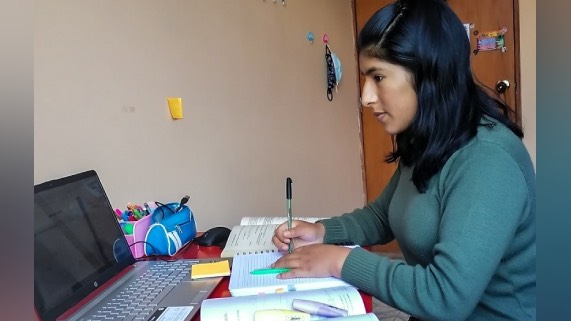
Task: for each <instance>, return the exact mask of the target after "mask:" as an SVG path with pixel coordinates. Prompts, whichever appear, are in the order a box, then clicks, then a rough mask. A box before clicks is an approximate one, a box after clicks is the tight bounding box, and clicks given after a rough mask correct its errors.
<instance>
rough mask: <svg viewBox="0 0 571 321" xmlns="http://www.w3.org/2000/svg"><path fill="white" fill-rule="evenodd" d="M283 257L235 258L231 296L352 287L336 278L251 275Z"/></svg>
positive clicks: (231, 276) (257, 255) (230, 287)
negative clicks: (290, 277)
mask: <svg viewBox="0 0 571 321" xmlns="http://www.w3.org/2000/svg"><path fill="white" fill-rule="evenodd" d="M282 255H283V254H282V253H279V252H273V253H272V252H271V253H258V254H245V255H237V256H236V257H234V260H233V262H232V274H230V284H229V285H228V289H229V290H230V294H232V296H244V295H257V294H270V293H282V292H291V291H305V290H314V289H325V288H333V287H344V286H349V287H351V286H352V285H350V284H349V283H347V282H345V281H343V280H341V279H338V278H335V277H323V278H293V279H278V278H277V277H276V275H275V274H266V275H252V274H250V271H252V270H255V269H261V268H267V267H268V266H270V265H271V264H272V263H274V262H275V261H276V260H277V259H279V258H280V257H281V256H282Z"/></svg>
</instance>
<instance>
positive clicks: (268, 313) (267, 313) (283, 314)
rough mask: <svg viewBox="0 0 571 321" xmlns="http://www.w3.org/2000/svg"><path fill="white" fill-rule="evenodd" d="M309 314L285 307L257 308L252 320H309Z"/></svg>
mask: <svg viewBox="0 0 571 321" xmlns="http://www.w3.org/2000/svg"><path fill="white" fill-rule="evenodd" d="M309 320H311V314H309V313H305V312H300V311H294V310H285V309H283V310H282V309H270V310H259V311H256V312H255V313H254V321H309Z"/></svg>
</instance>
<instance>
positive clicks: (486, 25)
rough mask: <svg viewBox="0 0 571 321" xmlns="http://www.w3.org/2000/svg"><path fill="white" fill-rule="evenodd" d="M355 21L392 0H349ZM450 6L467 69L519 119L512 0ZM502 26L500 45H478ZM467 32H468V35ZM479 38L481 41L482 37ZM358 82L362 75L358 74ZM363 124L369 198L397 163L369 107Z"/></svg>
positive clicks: (359, 24) (460, 1)
mask: <svg viewBox="0 0 571 321" xmlns="http://www.w3.org/2000/svg"><path fill="white" fill-rule="evenodd" d="M353 1H354V4H353V8H354V12H355V26H356V30H357V32H359V31H360V30H361V29H362V28H363V26H364V25H365V23H366V22H367V20H368V19H369V18H370V17H371V16H372V15H373V14H374V13H375V12H376V11H377V10H378V9H380V8H382V7H383V6H385V5H387V4H389V3H392V2H393V1H391V0H353ZM448 4H449V5H450V7H451V8H452V9H453V10H454V12H456V14H457V15H458V16H459V17H460V20H462V22H463V23H464V24H466V25H467V30H468V32H469V37H470V46H471V48H472V56H471V60H472V70H473V72H474V74H475V77H476V79H477V80H478V81H479V82H480V83H482V84H483V85H484V86H485V87H487V88H488V89H489V91H490V92H492V93H493V94H495V95H496V96H497V97H498V98H500V99H502V100H503V101H505V102H506V103H507V104H508V105H509V106H510V108H511V109H512V110H513V111H514V115H513V119H514V120H515V121H517V122H518V123H520V124H521V111H520V105H521V104H520V94H519V92H518V90H517V84H518V82H519V51H518V50H519V46H517V45H516V44H518V42H519V29H518V25H519V23H518V2H517V0H480V1H469V0H450V1H448ZM503 28H506V29H505V30H506V31H505V33H504V34H503V37H504V45H505V49H504V50H501V49H499V50H490V51H478V50H477V48H478V45H477V43H478V39H479V37H482V36H483V35H485V34H489V33H490V32H493V31H499V30H502V29H503ZM467 36H468V35H467ZM481 43H485V40H484V39H482V42H481ZM502 80H507V81H508V82H509V85H510V86H509V87H508V88H507V89H506V90H505V91H504V92H503V93H502V94H497V93H496V84H497V82H498V81H502ZM359 81H360V85H361V87H362V86H363V78H362V76H360V79H359ZM361 124H362V130H363V154H364V171H365V187H366V194H367V201H368V202H371V201H373V200H374V199H375V198H376V197H377V196H378V195H379V194H380V193H381V191H382V190H383V189H384V188H385V186H386V184H387V182H388V181H389V179H390V177H391V176H392V174H393V172H394V170H395V168H396V165H395V164H387V163H385V162H384V159H385V156H386V155H387V154H388V153H389V152H390V151H391V150H392V148H393V143H392V138H391V136H389V135H388V134H386V133H385V131H384V129H383V127H382V126H381V124H379V123H378V121H377V120H376V119H375V117H374V116H373V114H372V110H370V108H361ZM374 250H375V251H383V252H394V251H398V244H396V242H391V243H389V244H387V245H383V246H375V247H374Z"/></svg>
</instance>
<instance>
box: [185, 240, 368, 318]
mask: <svg viewBox="0 0 571 321" xmlns="http://www.w3.org/2000/svg"><path fill="white" fill-rule="evenodd" d="M221 252H222V249H221V248H219V247H217V246H199V245H196V244H191V245H189V246H186V248H183V249H182V250H181V251H180V252H179V253H177V255H176V256H175V257H176V258H185V259H202V258H219V257H220V253H221ZM229 280H230V277H224V278H223V279H222V281H221V282H220V284H218V286H217V287H216V289H214V291H213V292H212V294H211V295H210V298H225V297H229V296H230V291H229V290H228V282H229ZM359 292H360V293H361V297H362V298H363V303H364V304H365V310H366V311H367V312H373V298H372V297H371V296H370V295H368V294H366V293H363V292H362V291H359ZM192 320H193V321H200V314H198V315H196V316H195V317H194V318H193V319H192Z"/></svg>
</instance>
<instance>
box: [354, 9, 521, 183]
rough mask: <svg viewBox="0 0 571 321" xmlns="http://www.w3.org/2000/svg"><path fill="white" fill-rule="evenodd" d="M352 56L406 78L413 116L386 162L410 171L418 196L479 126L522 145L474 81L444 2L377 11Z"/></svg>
mask: <svg viewBox="0 0 571 321" xmlns="http://www.w3.org/2000/svg"><path fill="white" fill-rule="evenodd" d="M357 51H358V52H359V54H366V55H368V56H370V57H372V58H378V59H381V60H383V61H386V62H388V63H392V64H396V65H400V66H403V67H404V68H405V69H406V70H408V71H409V72H410V73H411V74H412V81H413V88H414V90H415V92H416V94H417V97H418V109H417V112H416V115H415V117H414V119H413V120H412V123H411V124H410V126H409V127H408V128H407V129H406V130H405V131H403V132H402V133H399V134H397V135H396V137H393V139H394V141H395V147H394V148H393V151H392V152H391V153H390V154H389V155H388V156H387V158H386V161H387V162H396V161H398V160H399V159H400V162H402V163H403V165H406V166H414V170H413V174H412V180H413V182H414V184H415V186H416V188H417V189H418V190H419V191H420V192H424V191H425V190H426V187H427V183H428V180H429V179H430V178H431V177H432V176H434V174H436V173H437V172H438V171H440V170H441V169H442V167H443V166H444V163H446V161H447V160H448V159H449V158H450V156H451V155H452V154H453V153H454V152H455V151H457V150H458V149H459V148H460V147H462V146H464V145H465V144H466V143H467V142H468V141H469V140H470V139H472V138H473V137H474V136H475V135H476V133H477V130H478V126H488V127H493V126H494V125H495V122H496V121H497V122H500V123H502V124H504V125H505V126H507V127H508V128H509V129H510V130H511V131H512V132H514V134H515V135H517V136H518V137H520V138H522V137H523V132H522V130H521V128H520V127H519V125H518V124H516V123H514V122H512V121H511V120H510V119H509V117H508V114H509V113H510V112H511V109H509V107H508V106H507V105H506V104H504V103H503V102H501V101H500V100H499V99H496V98H494V97H492V96H491V95H489V94H488V93H487V92H486V91H485V90H484V89H483V88H482V87H481V86H480V85H478V84H477V83H476V81H475V80H474V76H473V75H472V71H471V68H470V43H469V40H468V37H466V31H465V29H464V26H463V24H462V22H461V21H460V19H459V18H458V17H457V16H456V14H455V13H454V12H453V11H452V10H451V9H450V8H449V7H448V5H447V4H446V3H445V2H444V1H442V0H408V1H397V2H396V3H393V4H390V5H388V6H386V7H384V8H381V9H380V10H379V11H377V12H376V13H375V14H374V15H373V16H372V17H371V18H370V19H369V21H368V22H367V23H366V24H365V26H364V27H363V29H362V30H361V32H360V33H359V37H358V39H357ZM483 116H488V117H487V119H489V121H487V120H484V119H483V118H482V117H483Z"/></svg>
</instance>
